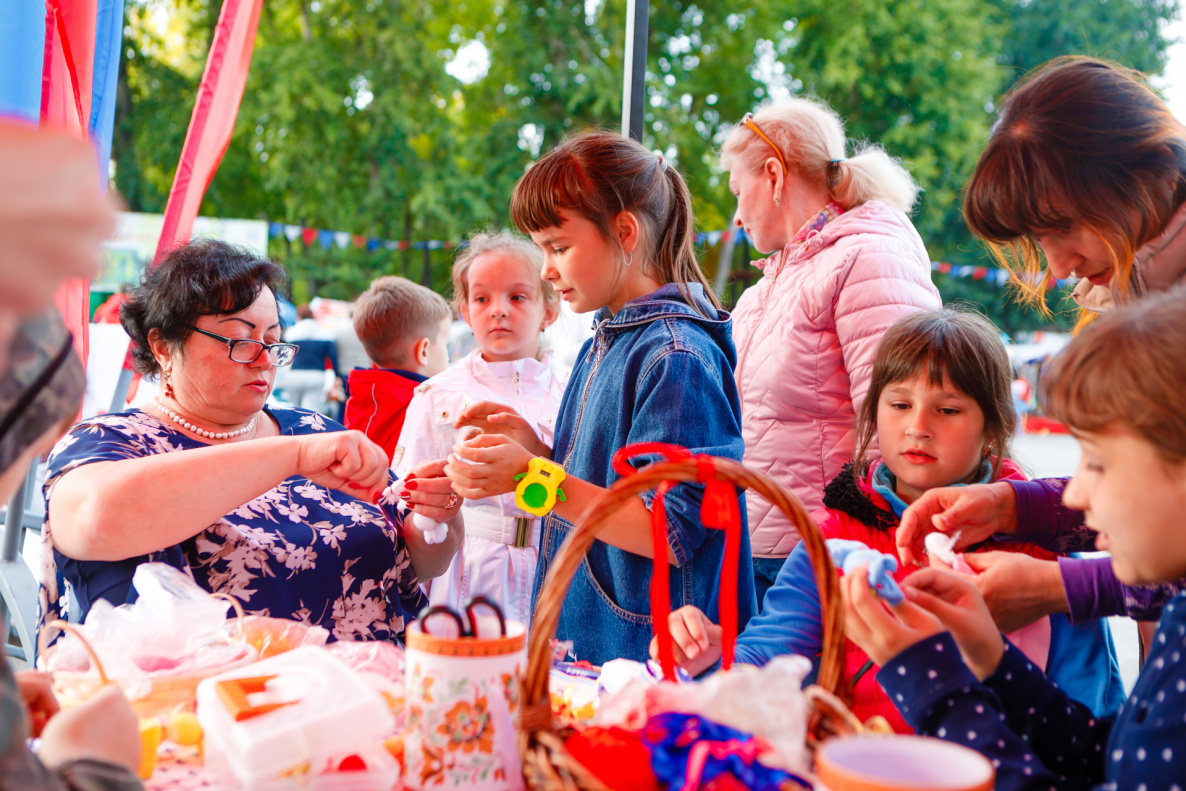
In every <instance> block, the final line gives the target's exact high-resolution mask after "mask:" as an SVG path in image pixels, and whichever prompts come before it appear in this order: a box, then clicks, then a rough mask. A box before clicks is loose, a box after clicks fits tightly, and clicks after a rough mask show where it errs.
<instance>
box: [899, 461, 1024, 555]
mask: <svg viewBox="0 0 1186 791" xmlns="http://www.w3.org/2000/svg"><path fill="white" fill-rule="evenodd" d="M1016 529H1017V495H1016V494H1015V493H1014V492H1013V487H1012V486H1010V485H1009V484H1007V483H1004V482H1000V481H998V482H997V483H978V484H973V485H971V486H951V487H945V488H942V489H931V490H929V491H927V492H924V493H923V495H922V496H921V497H919V498H918V499H917V500H915V501H914V502H913V503H911V504H910V507H909V508H907V509H906V511H905V513H903V514H902V523H901V525H899V526H898V533H897V544H898V557H899V558H901V560H902V564H903V565H907V566H909V565H915V566H925V565H926V564H927V561H926V548H925V545H924V543H923V542H924V540H925V539H926V537H927V534H928V533H933V532H940V533H947V534H948V535H950V534H953V533H955V532H956V531H959V534H960V536H959V539H958V540H957V541H956V544H955V548H956V549H957V550H958V549H962V548H964V547H966V546H969V545H971V544H978V543H980V542H981V541H984V540H985V539H987V538H990V537H991V536H993V535H994V534H996V533H1013V532H1014V531H1015V530H1016Z"/></svg>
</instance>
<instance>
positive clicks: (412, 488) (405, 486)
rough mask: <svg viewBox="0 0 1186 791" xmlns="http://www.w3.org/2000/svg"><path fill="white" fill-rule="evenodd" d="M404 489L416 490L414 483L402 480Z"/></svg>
mask: <svg viewBox="0 0 1186 791" xmlns="http://www.w3.org/2000/svg"><path fill="white" fill-rule="evenodd" d="M404 488H405V489H409V490H414V489H415V488H416V482H415V481H409V480H407V479H404Z"/></svg>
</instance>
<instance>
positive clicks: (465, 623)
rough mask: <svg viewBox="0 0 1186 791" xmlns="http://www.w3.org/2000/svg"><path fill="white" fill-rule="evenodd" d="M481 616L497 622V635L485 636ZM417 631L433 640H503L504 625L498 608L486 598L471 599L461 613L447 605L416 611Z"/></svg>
mask: <svg viewBox="0 0 1186 791" xmlns="http://www.w3.org/2000/svg"><path fill="white" fill-rule="evenodd" d="M483 616H486V617H487V618H489V617H490V616H493V617H494V618H495V619H497V620H498V634H497V635H493V634H486V633H484V632H489V631H490V630H489V629H486V630H483V629H482V628H481V621H482V620H483ZM416 623H418V624H419V625H420V631H421V632H423V633H424V634H431V635H433V636H435V637H475V638H490V637H506V634H507V622H506V618H505V617H504V616H503V614H502V608H501V607H499V606H498V605H497V604H495V603H494V602H493V601H491V600H490V599H489V598H488V597H486V596H473V597H471V598H470V599H469V600H468V601H466V603H465V607H464V608H463V609H462V611H461V612H457V610H454V609H453V608H452V607H450V606H449V605H447V604H434V605H432V606H431V607H425V608H424V609H423V610H421V611H420V616H419V617H418V618H417V619H416Z"/></svg>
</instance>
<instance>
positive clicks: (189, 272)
mask: <svg viewBox="0 0 1186 791" xmlns="http://www.w3.org/2000/svg"><path fill="white" fill-rule="evenodd" d="M287 284H288V277H287V276H286V275H285V274H284V269H282V268H281V267H280V265H279V264H277V263H276V262H275V261H272V260H270V259H267V258H259V257H257V256H256V255H255V254H253V253H252V252H250V251H249V250H246V249H244V248H242V247H236V246H235V245H232V244H227V243H226V242H221V241H218V240H217V239H200V240H198V241H195V242H190V243H189V244H187V245H182V246H181V247H177V248H174V249H173V250H172V251H171V252H170V253H169V254H168V255H167V256H165V258H164V260H163V261H161V263H160V265H159V266H157V267H153V268H146V269H145V272H144V277H143V279H142V280H141V281H140V286H139V287H138V288H135V289H133V290H132V292H131V294H130V295H129V299H128V301H127V302H125V303H124V304H123V307H122V308H121V309H120V312H119V320H120V323H121V324H123V326H124V329H125V330H126V331H127V333H128V335H130V336H131V338H132V343H133V344H134V345H133V347H132V356H133V359H134V361H135V365H136V370H137V371H138V372H140V373H141V374H143V375H145V376H156V375H157V374H159V373H160V370H161V367H160V365H158V364H157V361H156V357H154V356H153V354H152V347H151V345H150V344H149V342H148V335H149V333H150V332H151V331H152V330H156V331H157V332H158V333H160V337H161V339H162V340H164V341H165V342H166V343H168V344H169V345H170V346H172V347H173V348H180V347H181V345H182V344H183V343H185V341H186V340H187V339H188V338H189V336H190V335H192V334H193V330H192V329H191V327H193V326H194V324H195V323H196V322H197V319H198V317H199V316H226V315H229V314H231V313H238V312H239V311H241V310H246V309H247V308H248V307H250V306H251V303H252V302H254V301H255V299H256V297H257V296H259V292H260V290H261V289H263V288H269V289H271V291H272V293H273V294H278V293H280V291H281V290H282V289H283V288H284V287H285V286H286V285H287Z"/></svg>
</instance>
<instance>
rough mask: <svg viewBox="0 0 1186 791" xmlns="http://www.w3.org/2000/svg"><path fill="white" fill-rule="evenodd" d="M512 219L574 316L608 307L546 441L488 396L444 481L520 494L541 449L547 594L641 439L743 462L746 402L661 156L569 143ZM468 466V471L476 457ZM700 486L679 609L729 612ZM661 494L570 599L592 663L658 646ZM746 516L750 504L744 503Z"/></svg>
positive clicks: (684, 516)
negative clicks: (654, 571)
mask: <svg viewBox="0 0 1186 791" xmlns="http://www.w3.org/2000/svg"><path fill="white" fill-rule="evenodd" d="M511 217H512V219H513V220H514V222H515V224H516V225H517V226H518V227H519V228H520V230H522V231H524V232H526V233H529V234H530V235H531V239H532V241H534V242H535V243H536V245H538V246H539V248H540V249H541V250H542V251H543V253H544V269H543V277H544V280H546V281H548V282H549V283H551V285H552V287H554V288H555V289H556V291H557V292H559V294H560V297H561V299H563V300H565V301H567V302H568V303H569V304H570V305H571V306H572V308H573V310H575V311H576V312H577V313H587V312H590V311H596V333H595V335H594V337H593V338H592V339H591V340H590V341H587V342H586V343H585V345H584V347H583V348H582V350H581V354H580V357H579V359H578V362H577V365H576V367H575V368H574V369H573V372H572V376H571V378H570V380H569V385H568V388H567V390H566V391H565V393H564V399H563V401H562V402H561V405H560V414H559V417H558V418H557V420H556V433H555V443H554V445H553V447H551V448H549V447H548V446H547V445H546V444H544V443H543V442H542V441H541V440H540V439H539V438H538V437H537V436H536V435H535V433H534V432H533V431H531V430H530V428H529V427H528V426H527V425H526V423H525V421H524V420H523V419H522V418H521V417H520V416H519V415H517V414H516V413H515V412H514V411H513V410H511V409H510V408H508V407H505V406H502V405H498V404H493V403H483V404H475V405H474V406H473V407H471V408H470V409H469V410H468V412H467V415H466V417H467V418H469V419H472V420H475V421H478V422H480V423H483V424H484V426H483V427H484V428H485V429H486V433H484V434H483V435H482V436H480V437H477V438H476V439H473V440H470V441H469V442H468V443H466V444H465V445H464V446H461V445H459V446H457V447H455V448H454V454H455V456H456V457H459V459H460V461H459V459H458V458H454V459H452V460H451V461H450V464H449V466H448V468H447V473H448V475H449V477H450V478H451V479H452V481H453V485H454V487H455V489H456V491H457V492H458V493H459V494H461V495H463V496H464V497H467V498H482V497H492V496H495V495H499V494H503V493H506V492H510V491H513V490H514V489H515V485H516V484H515V480H514V478H515V476H516V475H517V474H519V473H521V472H525V471H526V470H527V468H528V463H529V462H530V461H531V460H532V458H533V457H537V456H542V457H544V458H547V459H551V460H553V461H554V462H556V463H558V464H560V465H561V466H562V467H563V468H564V471H565V475H566V477H565V479H564V482H563V485H562V486H561V489H562V490H563V492H564V494H565V500H564V501H563V502H560V501H557V503H556V505H555V508H554V510H553V511H552V512H551V513H549V514H548V515H547V517H546V519H545V520H544V524H543V528H542V534H541V540H540V554H539V566H538V568H537V571H536V579H535V595H536V596H538V595H539V590H540V586H541V585H542V583H543V580H544V577H545V576H546V574H547V571H548V567H549V566H550V565H551V562H552V561H553V560H554V558H555V556H556V553H557V551H558V550H559V548H560V545H561V543H563V541H564V539H565V538H566V537H567V536H568V534H569V531H570V530H571V529H572V525H573V523H574V522H575V521H576V520H577V519H578V518H579V517H580V515H581V514H582V513H583V512H584V510H585V508H586V506H588V505H589V503H591V502H592V501H593V500H594V499H595V498H596V497H597V496H598V495H599V494H601V492H602V491H604V489H605V488H606V487H608V486H610V485H611V484H613V483H614V481H615V480H617V478H618V475H617V474H616V473H615V472H614V470H613V466H612V459H613V455H614V453H615V452H616V451H617V450H618V449H619V448H621V447H623V446H625V445H628V444H631V443H636V442H667V443H673V444H676V445H681V446H683V447H686V448H688V449H689V450H691V451H692V452H693V453H705V454H709V455H713V456H723V457H726V458H731V459H736V460H740V459H741V453H742V438H741V407H740V403H739V401H738V397H737V388H736V385H735V384H734V381H733V367H734V365H735V363H736V354H735V350H734V347H733V341H732V336H731V320H730V318H729V314H728V313H726V312H725V311H723V310H721V309H720V306H719V304H718V303H717V300H716V298H715V296H714V295H713V293H712V291H711V289H710V288H709V286H708V283H707V282H706V280H705V278H704V275H703V273H702V272H701V271H700V267H699V265H698V263H697V261H696V256H695V252H694V249H693V221H692V204H691V198H690V196H689V194H688V189H687V186H686V185H685V184H684V180H683V178H682V177H681V176H680V175H679V173H677V172H676V171H675V169H674V168H671V167H668V165H667V163H666V162H665V161H664V160H663V158H662V157H660V156H656V155H655V154H652V153H650V152H648V151H647V150H646V149H644V148H643V147H642V146H641V145H639V144H638V143H636V142H634V141H632V140H629V139H627V138H624V137H621V136H620V135H616V134H611V133H604V132H601V133H592V134H586V135H581V136H579V137H575V138H572V139H570V140H567V141H565V142H564V143H562V144H560V145H559V146H557V147H556V148H555V149H553V150H552V151H551V152H550V153H548V154H547V156H545V157H544V158H542V159H541V160H540V161H539V162H537V163H536V164H535V166H533V167H532V168H531V170H529V171H528V172H527V174H526V175H524V176H523V178H522V179H520V180H519V183H518V184H517V185H516V186H515V191H514V194H513V195H512V197H511ZM462 462H470V463H469V464H466V463H462ZM702 492H703V488H702V487H701V486H697V485H693V484H680V485H679V486H676V487H675V488H673V489H672V490H671V492H670V493H669V494H668V495H667V499H666V506H667V524H668V527H667V537H668V547H667V561H668V563H670V564H671V565H672V566H673V567H674V568H673V569H672V573H671V582H670V588H671V589H670V593H671V601H672V605H673V606H675V607H679V606H683V605H686V604H694V605H695V606H697V607H699V608H700V609H702V610H703V611H705V612H706V613H709V614H710V617H712V618H714V619H716V618H718V617H719V613H718V611H717V593H718V585H719V579H720V572H721V563H722V559H723V556H724V534H723V533H721V532H719V531H715V530H709V529H706V528H705V527H704V526H703V525H702V524H701V523H700V518H699V508H700V498H701V495H702ZM652 503H653V495H651V494H647V495H644V496H641V497H639V498H637V499H635V500H634V501H633V502H631V503H630V504H629V505H628V506H627V507H625V508H623V509H622V511H621V512H620V514H619V518H618V519H617V520H615V521H614V522H613V523H612V524H611V525H609V526H607V527H606V528H605V529H603V530H602V531H601V533H600V534H599V536H598V538H599V540H598V541H597V542H595V543H594V545H593V547H592V548H591V549H590V550H589V552H588V553H587V554H586V557H585V563H583V564H582V565H581V568H580V570H579V571H578V572H577V575H576V577H575V578H574V580H573V582H572V585H571V586H570V588H569V595H568V598H567V599H566V601H565V605H564V608H563V610H562V612H561V616H560V624H559V627H558V630H557V636H558V637H559V638H560V639H561V640H571V641H573V644H574V650H575V652H576V655H577V657H578V658H580V659H585V660H588V661H590V662H593V663H596V664H600V663H602V662H605V661H606V660H609V659H613V658H616V657H626V658H629V659H635V660H640V661H641V660H645V659H646V657H647V646H648V644H649V642H650V638H651V615H650V603H649V594H648V590H649V583H650V578H651V568H652V565H653V561H652V557H653V550H652V546H651V534H650V519H651V514H650V508H651V507H652ZM741 505H742V506H743V508H742V515H743V518H744V513H745V511H744V500H742V501H741ZM738 576H739V580H740V581H739V590H738V601H739V604H738V609H739V613H738V615H739V626H741V627H744V625H745V623H746V622H747V621H748V620H749V618H750V616H751V615H753V613H754V612H755V611H756V609H757V603H756V600H755V597H754V589H753V575H752V569H751V561H750V549H749V539H748V533H746V534H745V535H743V538H742V547H741V558H740V565H739V568H738Z"/></svg>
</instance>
